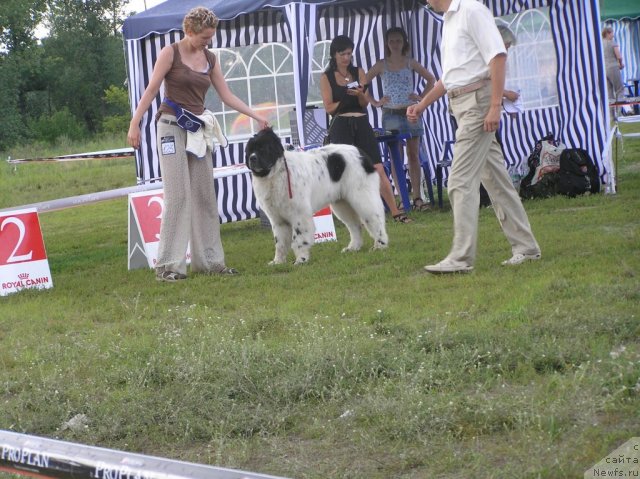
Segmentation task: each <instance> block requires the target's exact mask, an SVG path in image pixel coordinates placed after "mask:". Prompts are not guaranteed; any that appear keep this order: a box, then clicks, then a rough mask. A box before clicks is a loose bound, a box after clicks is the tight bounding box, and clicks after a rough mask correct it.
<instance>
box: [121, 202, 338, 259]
mask: <svg viewBox="0 0 640 479" xmlns="http://www.w3.org/2000/svg"><path fill="white" fill-rule="evenodd" d="M163 208H164V197H163V194H162V189H158V190H151V191H143V192H139V193H131V194H129V247H128V250H129V254H128V267H129V269H130V270H131V269H139V268H153V267H155V264H156V262H157V260H158V243H159V241H160V224H161V221H162V211H163ZM313 222H314V225H315V228H316V230H315V233H314V240H315V242H316V243H324V242H326V241H337V239H338V238H337V236H336V227H335V224H334V222H333V213H332V212H331V208H329V207H328V206H327V207H325V208H323V209H321V210H319V211H318V212H317V213H316V214H315V215H314V216H313ZM186 256H187V263H189V262H190V259H191V253H190V251H189V249H187V252H186Z"/></svg>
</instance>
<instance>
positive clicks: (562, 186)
mask: <svg viewBox="0 0 640 479" xmlns="http://www.w3.org/2000/svg"><path fill="white" fill-rule="evenodd" d="M557 189H558V193H560V194H562V195H566V196H570V197H574V196H578V195H583V194H585V193H587V192H589V193H598V192H599V191H600V173H599V171H598V167H597V166H596V164H595V163H594V162H593V160H592V159H591V157H590V156H589V154H588V153H587V152H586V151H585V150H583V149H582V148H567V149H566V150H564V151H563V152H562V154H561V155H560V171H559V172H558V182H557Z"/></svg>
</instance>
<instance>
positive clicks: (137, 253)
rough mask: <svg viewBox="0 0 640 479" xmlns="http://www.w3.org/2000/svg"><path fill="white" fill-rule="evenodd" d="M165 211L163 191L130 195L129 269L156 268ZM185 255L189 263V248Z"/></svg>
mask: <svg viewBox="0 0 640 479" xmlns="http://www.w3.org/2000/svg"><path fill="white" fill-rule="evenodd" d="M163 210H164V195H163V193H162V189H157V190H150V191H143V192H140V193H131V194H130V195H129V248H128V250H129V254H128V266H129V269H139V268H153V267H155V265H156V262H157V261H158V245H159V242H160V223H161V220H162V212H163ZM185 254H186V257H187V263H189V261H190V259H191V255H190V252H189V248H188V247H187V251H186V253H185Z"/></svg>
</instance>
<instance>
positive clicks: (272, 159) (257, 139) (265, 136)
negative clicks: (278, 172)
mask: <svg viewBox="0 0 640 479" xmlns="http://www.w3.org/2000/svg"><path fill="white" fill-rule="evenodd" d="M283 155H284V147H283V146H282V142H281V141H280V138H279V137H278V135H276V134H275V133H274V132H273V130H272V129H271V128H265V129H264V130H261V131H259V132H258V133H256V134H255V135H253V137H252V138H251V139H250V140H249V141H248V143H247V146H246V148H245V150H244V156H245V164H246V165H247V168H249V169H250V170H251V172H252V173H253V174H254V175H256V176H267V175H268V174H269V172H270V171H271V168H273V165H275V164H276V162H277V161H278V160H279V159H280V158H282V157H283Z"/></svg>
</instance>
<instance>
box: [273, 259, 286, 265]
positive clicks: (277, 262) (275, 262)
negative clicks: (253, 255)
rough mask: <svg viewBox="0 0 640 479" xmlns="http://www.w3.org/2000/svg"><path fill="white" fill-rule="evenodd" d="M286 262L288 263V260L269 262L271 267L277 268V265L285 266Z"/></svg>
mask: <svg viewBox="0 0 640 479" xmlns="http://www.w3.org/2000/svg"><path fill="white" fill-rule="evenodd" d="M286 262H287V261H286V260H284V261H281V260H275V259H273V260H271V261H269V266H275V265H277V264H285V263H286Z"/></svg>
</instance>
